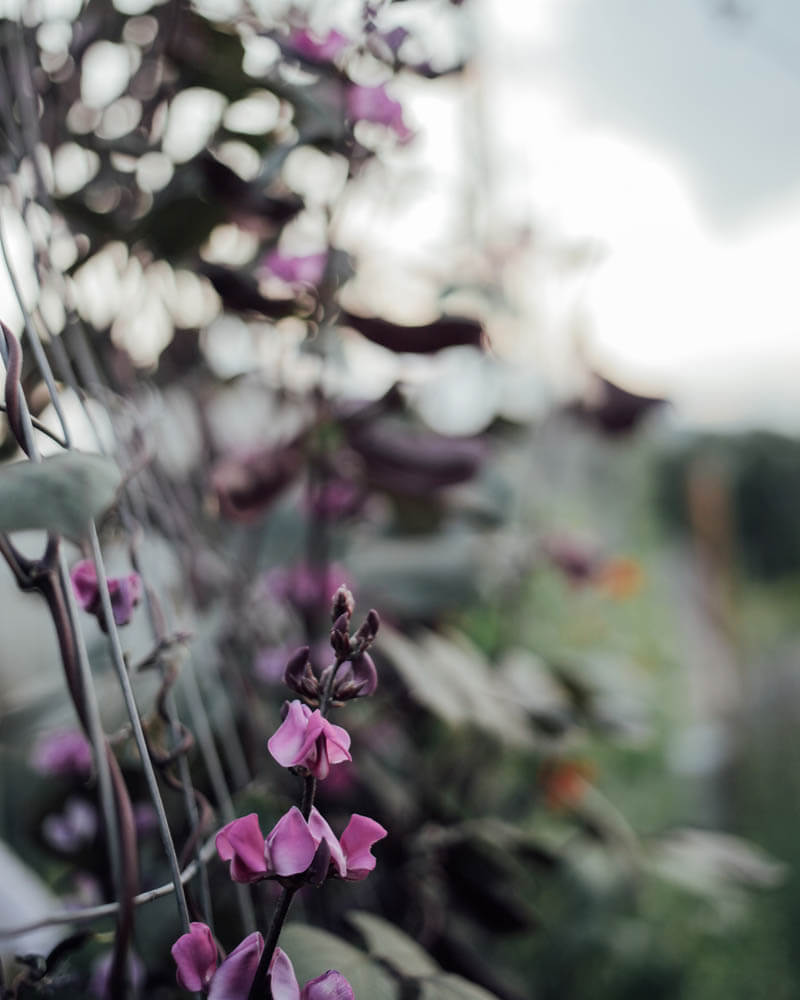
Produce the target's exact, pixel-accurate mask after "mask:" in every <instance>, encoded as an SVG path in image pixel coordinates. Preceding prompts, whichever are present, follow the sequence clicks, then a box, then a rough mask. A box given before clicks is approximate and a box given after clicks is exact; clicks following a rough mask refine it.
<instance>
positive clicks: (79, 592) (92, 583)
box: [70, 559, 142, 632]
mask: <svg viewBox="0 0 800 1000" xmlns="http://www.w3.org/2000/svg"><path fill="white" fill-rule="evenodd" d="M70 579H71V580H72V590H73V592H74V594H75V599H76V600H77V602H78V604H80V606H81V607H82V608H83V610H84V611H88V612H89V614H90V615H94V616H95V618H97V622H98V624H99V625H100V628H101V629H102V630H103V631H104V632H107V631H108V627H107V625H106V621H105V616H104V614H103V605H102V602H101V599H100V587H99V586H98V583H97V570H96V569H95V565H94V563H93V562H92V561H91V559H84V560H82V561H81V562H79V563H78V564H77V565H76V566H74V567H73V569H72V572H71V573H70ZM108 592H109V595H110V596H111V611H112V613H113V615H114V622H115V624H117V625H127V624H128V622H129V621H130V620H131V618H132V617H133V609H134V608H135V607H136V605H137V604H138V603H139V601H140V599H141V596H142V581H141V578H140V576H139V574H138V573H129V574H128V575H127V576H120V577H109V578H108Z"/></svg>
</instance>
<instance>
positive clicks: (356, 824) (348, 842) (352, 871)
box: [341, 813, 387, 879]
mask: <svg viewBox="0 0 800 1000" xmlns="http://www.w3.org/2000/svg"><path fill="white" fill-rule="evenodd" d="M386 835H387V831H386V830H385V829H384V828H383V827H382V826H381V825H380V823H376V822H375V820H374V819H370V818H369V817H368V816H359V815H358V813H353V815H352V816H351V817H350V822H349V823H348V824H347V826H346V827H345V830H344V833H343V834H342V841H341V843H342V850H343V851H344V855H345V858H346V859H347V874H346V876H345V878H348V879H362V878H366V877H367V875H368V874H369V872H371V871H372V869H373V868H374V867H375V863H376V862H375V858H374V856H373V855H372V852H371V851H370V847H372V845H373V844H374V843H375V842H376V841H378V840H382V839H383V838H384V837H385V836H386Z"/></svg>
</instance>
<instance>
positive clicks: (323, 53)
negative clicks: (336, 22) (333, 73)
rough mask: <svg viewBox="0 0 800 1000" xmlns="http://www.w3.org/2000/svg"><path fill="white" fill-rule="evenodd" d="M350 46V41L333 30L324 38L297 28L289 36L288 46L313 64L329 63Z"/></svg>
mask: <svg viewBox="0 0 800 1000" xmlns="http://www.w3.org/2000/svg"><path fill="white" fill-rule="evenodd" d="M349 44H350V39H349V38H348V37H347V36H346V35H343V34H342V33H341V32H340V31H337V30H336V29H335V28H333V29H332V30H331V31H329V32H328V34H327V35H325V37H324V38H320V37H319V36H317V35H315V34H313V33H312V32H310V31H309V30H308V28H297V29H295V30H294V31H293V32H292V33H291V35H290V36H289V45H290V46H291V47H292V48H293V49H294V51H295V52H296V53H297V54H298V55H299V56H303V57H305V58H306V59H311V60H313V61H314V62H330V61H331V60H332V59H335V58H336V56H338V55H339V53H340V52H341V51H342V50H343V49H346V48H347V46H348V45H349Z"/></svg>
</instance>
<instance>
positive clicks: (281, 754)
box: [267, 701, 311, 767]
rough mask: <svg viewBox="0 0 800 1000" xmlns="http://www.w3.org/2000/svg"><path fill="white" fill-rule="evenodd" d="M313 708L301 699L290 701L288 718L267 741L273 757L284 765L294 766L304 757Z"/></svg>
mask: <svg viewBox="0 0 800 1000" xmlns="http://www.w3.org/2000/svg"><path fill="white" fill-rule="evenodd" d="M310 715H311V709H310V708H309V707H308V706H307V705H304V704H303V703H302V702H301V701H292V702H290V703H289V710H288V712H287V713H286V718H285V719H284V720H283V722H282V723H281V724H280V726H278V728H277V729H276V731H275V733H274V734H273V735H272V736H271V737H270V738H269V740H268V741H267V747H268V749H269V752H270V753H271V754H272V756H273V758H274V759H275V760H276V761H277V762H278V763H279V764H281V765H282V766H283V767H293V766H294V765H295V764H297V763H299V762H300V761H301V760H302V759H303V753H302V749H303V745H304V741H305V737H306V731H307V729H308V719H309V716H310Z"/></svg>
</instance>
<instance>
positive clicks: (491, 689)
mask: <svg viewBox="0 0 800 1000" xmlns="http://www.w3.org/2000/svg"><path fill="white" fill-rule="evenodd" d="M380 648H381V651H382V652H383V653H385V655H386V656H388V658H389V659H390V660H391V661H392V663H393V664H394V666H395V668H396V670H397V672H398V673H399V674H400V676H401V677H402V678H403V680H404V681H405V683H406V685H407V686H408V689H409V691H410V693H411V695H412V697H414V698H416V700H417V701H418V702H420V704H422V705H425V706H426V708H428V709H430V711H432V712H434V713H435V714H436V715H438V716H439V718H440V719H443V720H444V721H445V722H449V723H450V724H452V725H464V724H468V723H470V724H472V725H475V726H479V727H480V728H481V729H483V730H485V731H486V732H488V733H491V734H492V735H493V736H494V737H496V738H497V739H500V740H502V741H503V742H504V743H509V744H513V745H515V746H520V747H529V746H531V745H532V744H533V737H532V734H531V731H530V727H529V724H528V719H527V716H526V714H525V711H524V708H523V707H522V706H521V705H520V704H519V703H518V702H517V701H515V700H513V699H511V698H509V697H508V696H507V695H506V693H505V692H504V690H503V685H502V684H501V683H500V681H499V678H498V676H497V674H496V673H495V671H493V670H492V668H491V666H490V664H489V663H488V661H487V660H486V657H485V656H484V655H483V653H482V652H481V651H480V650H479V649H478V648H477V647H476V646H474V645H473V644H472V643H471V642H469V640H468V639H467V638H466V637H465V636H464V635H462V634H461V633H459V632H456V631H450V632H448V633H447V634H438V633H435V632H430V631H424V630H420V631H419V632H417V633H416V634H415V635H414V638H413V640H412V639H408V638H406V637H405V636H403V635H401V634H400V633H399V632H395V631H394V629H391V628H388V627H385V626H384V627H383V628H382V629H381V646H380Z"/></svg>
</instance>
